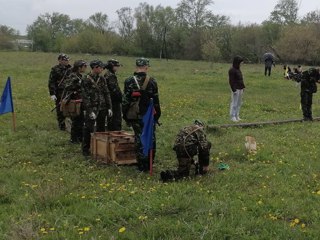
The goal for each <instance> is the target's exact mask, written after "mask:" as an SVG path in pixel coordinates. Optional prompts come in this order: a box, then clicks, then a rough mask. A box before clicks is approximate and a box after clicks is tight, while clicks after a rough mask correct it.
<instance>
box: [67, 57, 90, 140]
mask: <svg viewBox="0 0 320 240" xmlns="http://www.w3.org/2000/svg"><path fill="white" fill-rule="evenodd" d="M86 69H87V63H86V62H85V61H84V60H77V61H75V62H74V64H73V68H72V73H71V74H70V76H69V77H68V78H67V80H66V83H65V91H64V96H66V97H67V98H68V100H69V99H70V100H78V101H82V94H81V79H82V74H83V73H85V71H86ZM71 120H72V124H71V132H70V142H71V143H81V142H82V126H83V107H82V106H81V109H80V115H79V116H74V117H71Z"/></svg>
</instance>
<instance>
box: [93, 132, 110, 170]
mask: <svg viewBox="0 0 320 240" xmlns="http://www.w3.org/2000/svg"><path fill="white" fill-rule="evenodd" d="M108 136H109V133H108V132H95V133H93V134H91V144H90V151H91V156H92V158H94V159H95V160H96V161H97V162H101V163H107V164H108V163H111V162H110V158H109V157H108V153H109V144H108Z"/></svg>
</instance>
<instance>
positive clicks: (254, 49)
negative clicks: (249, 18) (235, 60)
mask: <svg viewBox="0 0 320 240" xmlns="http://www.w3.org/2000/svg"><path fill="white" fill-rule="evenodd" d="M231 46H232V55H233V56H235V55H241V56H242V57H244V58H245V59H246V60H247V61H250V62H258V61H259V59H260V56H261V50H260V48H261V27H260V26H259V25H256V24H252V25H248V26H242V25H239V26H237V27H233V31H232V41H231Z"/></svg>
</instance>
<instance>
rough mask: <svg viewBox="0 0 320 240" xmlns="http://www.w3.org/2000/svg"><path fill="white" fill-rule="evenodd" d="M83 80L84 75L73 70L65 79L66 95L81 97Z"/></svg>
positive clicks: (73, 97)
mask: <svg viewBox="0 0 320 240" xmlns="http://www.w3.org/2000/svg"><path fill="white" fill-rule="evenodd" d="M81 81H82V75H81V74H80V73H76V72H72V73H71V74H70V75H69V76H68V78H67V79H66V80H65V84H64V85H65V88H64V91H65V93H64V96H70V99H81Z"/></svg>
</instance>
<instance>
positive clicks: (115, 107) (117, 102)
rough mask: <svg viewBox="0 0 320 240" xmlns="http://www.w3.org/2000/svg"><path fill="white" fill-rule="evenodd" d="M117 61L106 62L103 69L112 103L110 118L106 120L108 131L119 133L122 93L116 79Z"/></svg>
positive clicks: (118, 64)
mask: <svg viewBox="0 0 320 240" xmlns="http://www.w3.org/2000/svg"><path fill="white" fill-rule="evenodd" d="M120 66H121V65H120V63H119V61H117V60H115V59H111V60H109V61H108V62H107V64H106V66H105V68H106V69H107V72H106V73H105V75H104V77H105V79H106V81H107V85H108V88H109V91H110V96H111V102H112V113H113V115H112V117H111V118H108V125H107V130H108V131H120V130H121V123H122V111H121V102H122V92H121V89H120V87H119V83H118V79H117V75H116V72H117V71H118V69H119V67H120Z"/></svg>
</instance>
